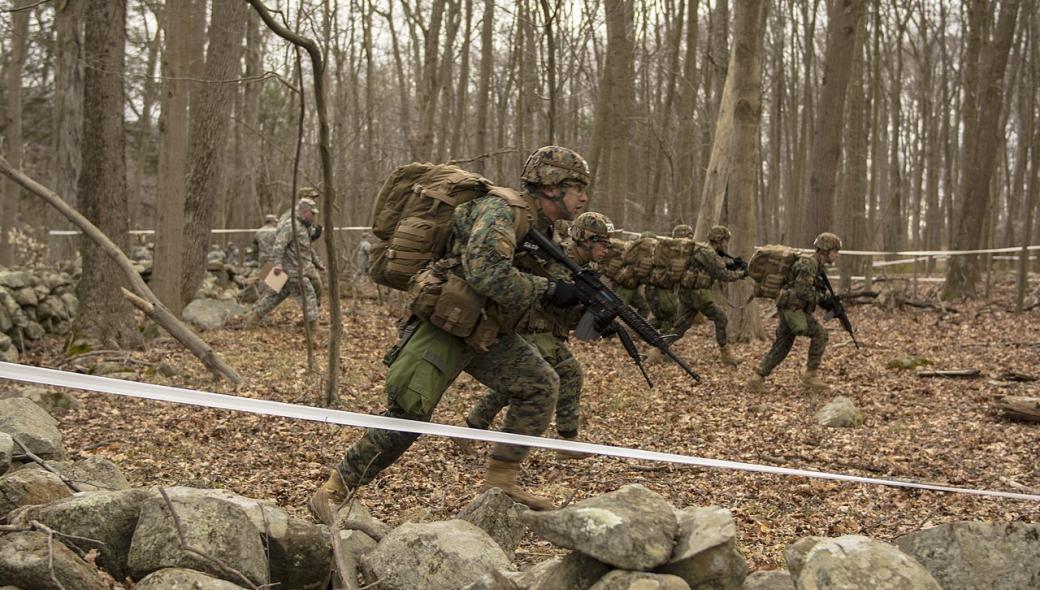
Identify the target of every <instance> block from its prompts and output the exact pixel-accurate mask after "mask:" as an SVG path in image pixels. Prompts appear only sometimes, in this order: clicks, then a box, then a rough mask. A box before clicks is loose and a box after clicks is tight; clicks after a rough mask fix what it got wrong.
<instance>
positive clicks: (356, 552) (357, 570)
mask: <svg viewBox="0 0 1040 590" xmlns="http://www.w3.org/2000/svg"><path fill="white" fill-rule="evenodd" d="M338 535H339V538H338V539H337V541H336V551H337V552H338V554H339V558H338V559H337V561H336V567H337V569H339V568H340V567H342V568H343V572H344V575H346V576H350V579H355V578H357V577H358V576H359V575H360V574H361V558H362V556H364V555H366V554H367V553H368V552H370V551H372V550H373V549H375V548H376V542H375V541H373V540H372V537H369V536H368V535H366V534H365V533H363V532H361V531H347V530H341V531H339V533H338Z"/></svg>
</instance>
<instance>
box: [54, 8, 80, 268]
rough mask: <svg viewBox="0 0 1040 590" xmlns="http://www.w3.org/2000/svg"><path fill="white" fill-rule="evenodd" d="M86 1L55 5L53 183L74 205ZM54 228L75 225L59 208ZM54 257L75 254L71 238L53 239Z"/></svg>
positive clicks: (77, 172)
mask: <svg viewBox="0 0 1040 590" xmlns="http://www.w3.org/2000/svg"><path fill="white" fill-rule="evenodd" d="M82 12H83V1H82V0H71V1H69V2H65V3H64V5H58V6H55V8H54V36H55V41H54V52H55V61H56V63H55V68H54V119H53V121H54V147H53V151H52V153H51V157H52V160H51V185H52V186H53V187H54V190H55V191H56V192H57V193H58V194H59V195H62V197H63V198H64V199H65V201H66V202H67V203H68V204H69V205H71V206H72V207H76V206H77V199H76V184H77V183H78V182H79V166H80V142H81V141H82V139H83V134H82V131H83V68H82V65H81V63H80V60H81V58H82V48H83V32H82V31H83V28H82V24H83V23H82V18H83V15H82ZM47 225H48V227H49V228H50V229H68V228H71V227H72V226H71V225H70V224H68V223H67V222H66V221H65V218H64V217H63V216H62V215H61V213H59V212H58V211H57V210H55V209H51V210H50V213H49V215H48V223H47ZM50 243H51V249H50V255H51V260H52V261H57V260H60V259H63V258H69V257H71V256H72V253H73V249H72V248H71V247H70V246H71V243H72V242H71V241H70V240H67V239H64V238H61V237H59V238H58V239H55V240H51V241H50Z"/></svg>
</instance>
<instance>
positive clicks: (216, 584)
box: [134, 567, 243, 590]
mask: <svg viewBox="0 0 1040 590" xmlns="http://www.w3.org/2000/svg"><path fill="white" fill-rule="evenodd" d="M134 590H243V588H242V586H236V585H235V584H232V583H231V582H227V581H224V580H221V579H219V578H214V577H213V576H207V575H206V574H204V573H202V572H197V571H195V570H188V569H184V568H179V567H171V568H166V569H161V570H159V571H157V572H154V573H151V574H148V576H147V577H145V578H144V579H143V580H141V581H140V582H138V583H136V584H134Z"/></svg>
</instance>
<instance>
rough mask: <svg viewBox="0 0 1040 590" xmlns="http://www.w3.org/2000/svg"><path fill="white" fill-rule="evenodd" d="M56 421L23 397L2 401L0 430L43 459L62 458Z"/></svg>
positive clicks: (0, 402) (62, 448) (62, 452)
mask: <svg viewBox="0 0 1040 590" xmlns="http://www.w3.org/2000/svg"><path fill="white" fill-rule="evenodd" d="M57 424H58V423H57V421H56V420H55V419H54V418H52V417H51V415H50V414H48V413H47V412H46V411H44V410H43V408H41V407H40V406H38V405H36V404H34V403H33V402H32V401H30V400H28V399H25V398H24V397H17V398H13V399H2V400H0V432H6V433H7V434H10V435H11V437H12V438H14V439H15V440H17V441H18V442H20V443H21V444H23V445H25V447H26V448H27V449H29V450H30V451H32V452H33V453H35V454H37V455H39V456H40V458H41V459H62V458H64V456H65V449H64V447H63V446H62V443H61V432H58V426H57Z"/></svg>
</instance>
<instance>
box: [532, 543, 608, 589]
mask: <svg viewBox="0 0 1040 590" xmlns="http://www.w3.org/2000/svg"><path fill="white" fill-rule="evenodd" d="M612 569H613V568H612V567H610V566H609V565H607V564H605V563H602V562H599V561H596V560H595V559H593V558H591V557H589V556H588V555H585V554H584V553H580V552H578V551H574V552H572V553H569V554H567V555H566V556H565V557H563V559H552V560H549V561H544V562H542V563H540V564H538V565H537V566H535V567H533V568H531V569H530V570H528V571H526V572H524V573H522V574H520V576H519V577H518V578H517V582H518V585H519V586H520V587H522V588H526V589H527V590H588V589H589V588H591V587H592V585H593V584H595V583H596V582H598V581H599V580H600V578H602V577H603V576H605V575H606V574H607V572H609V571H610V570H612Z"/></svg>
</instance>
